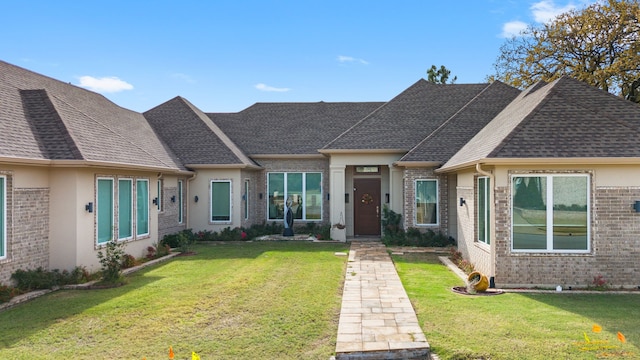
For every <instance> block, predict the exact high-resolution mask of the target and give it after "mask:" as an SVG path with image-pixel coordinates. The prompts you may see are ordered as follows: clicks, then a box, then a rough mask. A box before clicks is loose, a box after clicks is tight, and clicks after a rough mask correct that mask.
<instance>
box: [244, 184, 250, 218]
mask: <svg viewBox="0 0 640 360" xmlns="http://www.w3.org/2000/svg"><path fill="white" fill-rule="evenodd" d="M242 200H243V201H244V219H245V220H247V219H249V180H245V181H244V196H243V197H242Z"/></svg>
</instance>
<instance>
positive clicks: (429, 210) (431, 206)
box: [416, 180, 438, 225]
mask: <svg viewBox="0 0 640 360" xmlns="http://www.w3.org/2000/svg"><path fill="white" fill-rule="evenodd" d="M437 201H438V182H437V181H436V180H417V181H416V223H417V224H422V225H425V224H426V225H432V224H437V223H438V206H437Z"/></svg>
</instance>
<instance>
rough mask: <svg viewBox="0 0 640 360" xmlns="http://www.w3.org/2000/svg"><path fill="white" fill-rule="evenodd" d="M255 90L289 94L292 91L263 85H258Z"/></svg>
mask: <svg viewBox="0 0 640 360" xmlns="http://www.w3.org/2000/svg"><path fill="white" fill-rule="evenodd" d="M255 88H256V89H258V90H260V91H268V92H287V91H290V90H291V89H289V88H277V87H273V86H269V85H267V84H263V83H260V84H256V85H255Z"/></svg>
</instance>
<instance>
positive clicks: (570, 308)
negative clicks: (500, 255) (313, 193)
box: [393, 254, 640, 360]
mask: <svg viewBox="0 0 640 360" xmlns="http://www.w3.org/2000/svg"><path fill="white" fill-rule="evenodd" d="M393 259H394V262H395V264H396V268H397V269H398V274H399V275H400V278H401V279H402V282H403V284H404V287H405V290H406V291H407V294H408V295H409V298H410V299H411V301H412V303H413V306H414V308H415V310H416V313H417V315H418V320H419V321H420V325H421V326H422V329H423V330H424V332H425V335H426V336H427V340H428V341H429V344H430V345H431V348H432V350H433V352H435V353H436V354H437V355H438V356H440V358H441V359H443V360H445V359H457V360H461V359H492V360H499V359H598V358H616V359H639V358H640V294H607V293H598V294H575V293H574V294H571V293H570V292H568V291H564V292H562V293H553V294H540V293H538V294H516V293H506V294H503V295H497V296H484V297H483V296H475V297H473V296H465V295H459V294H455V293H453V292H452V291H451V290H450V289H451V288H452V287H453V286H459V285H463V284H464V283H463V281H462V280H460V278H458V277H457V276H456V275H455V274H453V273H452V272H451V271H450V270H448V268H447V267H445V266H444V265H442V264H440V262H439V261H438V259H437V255H434V254H405V255H401V256H396V255H394V256H393ZM594 324H597V325H599V326H601V327H602V332H600V333H594V332H593V331H592V327H593V325H594ZM618 332H620V333H622V334H623V335H624V336H625V337H626V343H622V342H620V341H619V340H618V338H617V333H618ZM585 336H586V338H585ZM587 338H588V341H589V342H587Z"/></svg>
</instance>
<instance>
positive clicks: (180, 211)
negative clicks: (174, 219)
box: [178, 180, 184, 224]
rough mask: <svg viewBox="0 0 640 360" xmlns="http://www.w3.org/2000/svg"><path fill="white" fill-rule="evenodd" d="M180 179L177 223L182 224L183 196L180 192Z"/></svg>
mask: <svg viewBox="0 0 640 360" xmlns="http://www.w3.org/2000/svg"><path fill="white" fill-rule="evenodd" d="M182 186H183V183H182V180H178V223H180V224H182V223H183V222H184V213H183V212H184V198H183V194H182V191H183V189H182Z"/></svg>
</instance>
